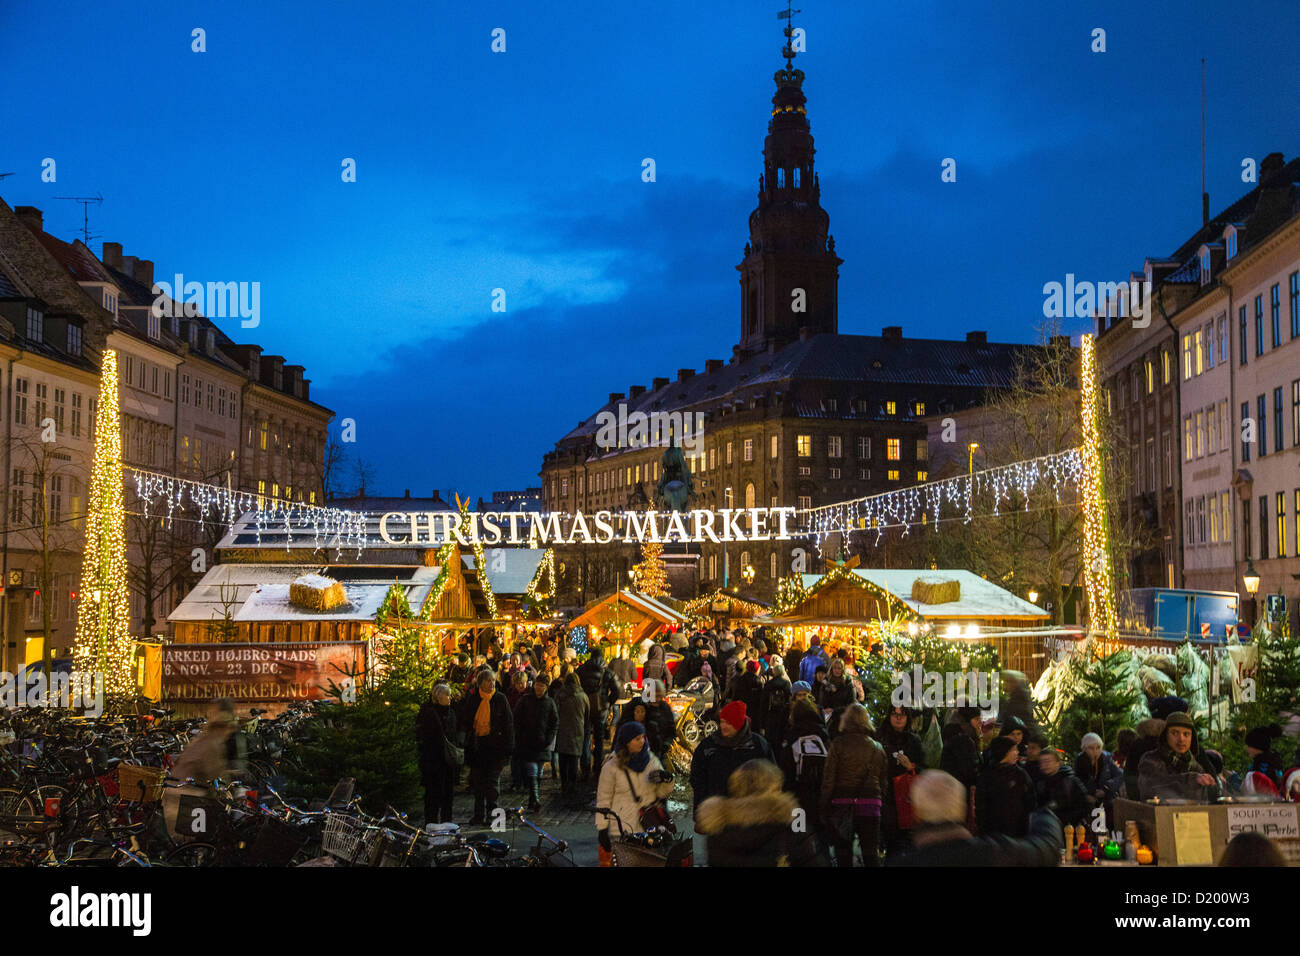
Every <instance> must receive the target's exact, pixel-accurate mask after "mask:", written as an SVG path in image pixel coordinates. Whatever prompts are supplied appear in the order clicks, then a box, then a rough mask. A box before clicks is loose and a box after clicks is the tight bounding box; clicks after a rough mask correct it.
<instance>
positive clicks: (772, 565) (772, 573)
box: [767, 551, 776, 580]
mask: <svg viewBox="0 0 1300 956" xmlns="http://www.w3.org/2000/svg"><path fill="white" fill-rule="evenodd" d="M767 573H768V576H769V577H771V578H772V579H773V580H775V579H776V552H775V551H773V552H772V553H771V555H769V557H768V572H767Z"/></svg>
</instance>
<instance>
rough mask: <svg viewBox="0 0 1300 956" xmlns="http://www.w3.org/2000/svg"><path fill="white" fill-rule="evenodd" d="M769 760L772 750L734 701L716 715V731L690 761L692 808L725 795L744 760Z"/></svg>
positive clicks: (702, 743)
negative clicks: (693, 797) (731, 778)
mask: <svg viewBox="0 0 1300 956" xmlns="http://www.w3.org/2000/svg"><path fill="white" fill-rule="evenodd" d="M771 759H772V748H771V746H770V745H769V744H768V742H767V741H766V740H764V739H763V738H762V736H760V735H759V734H757V733H755V732H754V730H753V729H752V727H751V726H750V721H749V717H748V716H746V713H745V705H744V704H742V703H740V702H739V701H735V700H733V701H732V702H731V703H730V704H728V705H727V706H726V707H723V708H722V710H721V712H720V713H719V714H718V730H717V731H716V732H715V733H712V734H710V735H709V736H708V737H706V738H705V739H704V740H703V741H701V742H700V745H699V746H698V747H697V748H696V749H695V754H694V757H693V758H692V760H691V789H693V790H694V791H695V809H697V810H698V809H699V806H700V804H701V803H703V802H704V801H705V800H707V799H708V798H709V797H723V796H726V795H727V780H728V778H730V776H731V772H732V771H733V770H736V769H737V768H738V767H739V766H740V765H741V764H743V763H744V762H745V761H747V760H771Z"/></svg>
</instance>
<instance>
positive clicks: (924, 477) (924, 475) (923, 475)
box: [916, 471, 930, 481]
mask: <svg viewBox="0 0 1300 956" xmlns="http://www.w3.org/2000/svg"><path fill="white" fill-rule="evenodd" d="M916 480H917V481H929V480H930V473H929V472H928V471H918V472H917V473H916Z"/></svg>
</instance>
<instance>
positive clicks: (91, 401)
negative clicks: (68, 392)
mask: <svg viewBox="0 0 1300 956" xmlns="http://www.w3.org/2000/svg"><path fill="white" fill-rule="evenodd" d="M86 407H87V408H88V409H89V410H90V425H89V427H88V429H87V431H86V435H87V436H88V437H94V434H95V413H96V412H97V411H98V409H99V399H98V398H88V399H86Z"/></svg>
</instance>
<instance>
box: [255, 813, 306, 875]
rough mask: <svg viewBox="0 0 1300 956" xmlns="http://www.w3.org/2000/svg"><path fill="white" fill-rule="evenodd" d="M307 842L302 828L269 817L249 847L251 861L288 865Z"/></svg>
mask: <svg viewBox="0 0 1300 956" xmlns="http://www.w3.org/2000/svg"><path fill="white" fill-rule="evenodd" d="M306 842H307V840H306V836H305V835H304V834H303V833H302V831H301V828H299V827H295V826H291V825H290V824H288V823H285V822H283V821H281V820H271V819H268V820H267V821H266V822H265V823H263V824H262V827H261V829H259V830H258V831H257V836H256V837H254V839H253V844H252V846H251V847H250V848H249V854H248V856H249V862H250V863H252V864H253V865H254V866H288V865H289V861H290V860H292V859H293V857H294V854H296V853H297V852H298V851H299V850H300V849H301V848H302V846H303V844H305V843H306Z"/></svg>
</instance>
